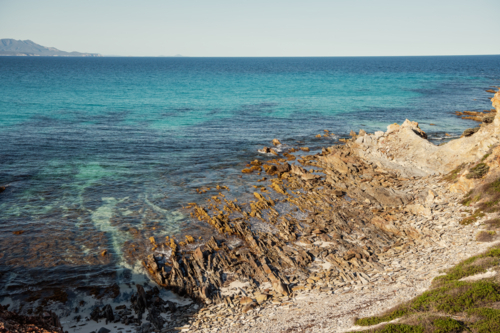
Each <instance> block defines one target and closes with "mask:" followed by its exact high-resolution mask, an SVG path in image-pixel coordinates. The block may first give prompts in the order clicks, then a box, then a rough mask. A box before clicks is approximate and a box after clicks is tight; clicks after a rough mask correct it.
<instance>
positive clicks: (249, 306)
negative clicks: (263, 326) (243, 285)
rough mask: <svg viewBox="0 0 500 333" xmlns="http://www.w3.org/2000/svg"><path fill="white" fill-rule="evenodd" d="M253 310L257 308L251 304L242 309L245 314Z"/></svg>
mask: <svg viewBox="0 0 500 333" xmlns="http://www.w3.org/2000/svg"><path fill="white" fill-rule="evenodd" d="M253 308H255V303H253V302H252V303H250V304H247V305H245V306H244V307H243V309H241V312H243V313H247V312H248V311H250V310H252V309H253Z"/></svg>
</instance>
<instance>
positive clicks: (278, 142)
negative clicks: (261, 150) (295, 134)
mask: <svg viewBox="0 0 500 333" xmlns="http://www.w3.org/2000/svg"><path fill="white" fill-rule="evenodd" d="M272 143H273V145H275V146H279V145H280V144H281V142H280V140H278V139H273V141H272Z"/></svg>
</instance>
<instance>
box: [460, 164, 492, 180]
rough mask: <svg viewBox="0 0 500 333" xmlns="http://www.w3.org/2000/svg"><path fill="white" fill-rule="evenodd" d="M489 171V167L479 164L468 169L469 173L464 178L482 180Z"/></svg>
mask: <svg viewBox="0 0 500 333" xmlns="http://www.w3.org/2000/svg"><path fill="white" fill-rule="evenodd" d="M488 171H490V167H489V166H488V165H487V164H486V163H479V164H478V165H476V166H475V167H473V168H471V169H469V173H468V174H467V175H466V176H465V178H467V179H471V178H472V179H479V178H483V177H484V175H486V174H487V173H488Z"/></svg>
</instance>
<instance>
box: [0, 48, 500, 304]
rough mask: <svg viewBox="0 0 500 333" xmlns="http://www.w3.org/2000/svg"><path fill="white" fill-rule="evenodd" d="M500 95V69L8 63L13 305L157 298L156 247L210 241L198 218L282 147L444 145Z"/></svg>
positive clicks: (203, 61) (369, 61) (481, 65)
mask: <svg viewBox="0 0 500 333" xmlns="http://www.w3.org/2000/svg"><path fill="white" fill-rule="evenodd" d="M498 86H500V56H498V55H491V56H439V57H325V58H189V57H183V58H176V57H169V58H122V57H109V58H108V57H103V58H58V57H0V186H5V187H6V190H5V191H4V192H2V193H0V302H1V303H2V304H5V303H9V302H15V300H21V299H25V298H26V297H29V296H30V295H31V296H32V295H39V296H40V297H41V295H42V294H41V293H43V292H44V290H50V289H51V288H52V289H53V290H55V289H54V288H62V287H63V288H66V289H65V290H72V291H67V293H69V296H70V298H71V295H73V294H71V293H72V292H75V293H77V292H78V290H80V291H82V292H91V291H89V290H94V293H95V292H96V291H95V290H96V289H95V287H96V286H98V287H99V288H105V287H106V286H109V285H111V284H113V283H117V284H118V285H123V284H127V283H128V284H129V285H130V283H135V281H139V280H140V281H144V282H146V283H147V281H148V279H147V276H146V275H145V274H144V271H143V269H142V266H141V260H142V259H144V257H143V256H144V253H146V252H147V251H149V250H150V249H151V247H152V246H153V245H152V244H151V241H150V240H149V237H151V236H153V237H155V239H156V242H160V241H159V240H161V239H162V238H163V237H165V236H174V237H177V238H178V239H181V238H182V237H183V236H184V235H186V234H192V235H193V236H195V237H196V239H197V240H198V242H203V241H206V240H207V238H208V237H209V236H211V235H212V234H213V231H211V229H210V228H209V227H208V226H203V225H202V223H200V222H199V221H197V220H196V219H194V218H192V217H191V216H190V212H189V210H188V209H187V208H185V207H186V205H187V204H188V203H203V202H205V200H206V199H207V198H208V197H210V196H213V195H217V194H218V193H219V192H221V193H222V192H224V193H225V195H226V196H227V197H228V198H238V197H245V196H246V195H251V193H252V192H253V190H254V188H253V185H254V184H255V182H256V181H257V179H258V178H259V177H258V176H257V175H248V174H242V172H241V170H242V169H243V168H245V166H246V165H247V164H248V163H249V162H250V161H252V160H255V159H261V160H266V159H270V158H272V156H267V155H263V154H261V153H259V152H258V149H260V148H262V147H264V146H268V147H269V146H272V144H271V140H272V139H274V138H277V139H279V140H280V141H281V143H283V145H285V146H288V147H299V146H301V147H304V146H307V147H310V149H311V150H312V151H317V150H321V147H325V146H331V145H335V144H340V143H341V142H339V140H338V139H340V138H345V137H348V135H349V133H350V132H351V130H353V131H355V132H358V131H359V130H360V129H364V130H365V131H367V132H374V131H378V130H385V129H386V127H387V125H389V124H392V123H395V122H396V123H402V122H403V121H404V120H405V119H410V120H412V121H417V122H419V124H420V127H421V128H422V129H423V130H424V131H425V132H427V134H428V135H429V139H430V140H431V141H432V142H434V143H436V144H439V143H442V142H445V141H446V140H449V139H452V138H456V137H459V136H460V135H461V133H462V132H463V131H464V130H465V129H467V128H470V127H475V126H478V123H475V122H474V121H471V120H463V119H460V118H459V117H457V116H456V115H455V114H454V112H455V111H466V110H468V111H483V110H489V109H491V102H490V98H491V97H492V93H490V92H487V90H489V89H493V90H497V88H498ZM494 87H497V88H494ZM325 130H328V133H333V134H334V135H329V136H327V137H325V136H324V135H323V136H322V137H321V138H318V137H316V136H317V135H318V134H324V133H326V132H325ZM217 185H219V186H227V187H228V189H229V191H228V190H223V191H221V190H217V189H216V187H217ZM136 248H139V249H142V252H141V250H136ZM136 252H137V253H136ZM134 253H135V254H134ZM141 279H142V280H141ZM47 288H48V289H47ZM86 288H87V289H86ZM92 288H94V289H92ZM53 290H52V291H53ZM98 290H101V291H102V292H103V293H104V292H105V289H98ZM103 290H104V291H103ZM101 291H98V292H101ZM37 293H38V294H37ZM54 294H55V292H54ZM49 296H50V295H49ZM23 297H24V298H23ZM35 299H36V297H35ZM19 304H20V303H19Z"/></svg>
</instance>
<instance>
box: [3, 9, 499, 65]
mask: <svg viewBox="0 0 500 333" xmlns="http://www.w3.org/2000/svg"><path fill="white" fill-rule="evenodd" d="M499 17H500V2H499V1H498V0H469V1H463V0H418V1H415V0H411V1H409V0H397V1H393V0H342V1H340V0H307V1H298V0H252V1H243V0H211V1H209V0H175V1H171V0H141V1H138V0H135V1H131V0H119V1H118V0H99V1H96V0H85V1H79V0H43V1H41V0H0V38H13V39H21V40H26V39H30V40H32V41H33V42H35V43H38V44H41V45H43V46H51V47H56V48H58V49H60V50H63V51H79V52H95V53H101V54H103V55H120V56H162V55H163V56H170V55H177V54H181V55H184V56H192V57H195V56H198V57H241V56H246V57H266V56H270V57H275V56H278V57H280V56H285V57H294V56H402V55H469V54H500V35H499V31H500V20H499Z"/></svg>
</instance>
